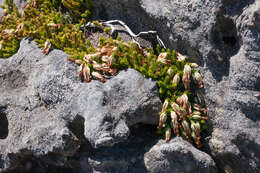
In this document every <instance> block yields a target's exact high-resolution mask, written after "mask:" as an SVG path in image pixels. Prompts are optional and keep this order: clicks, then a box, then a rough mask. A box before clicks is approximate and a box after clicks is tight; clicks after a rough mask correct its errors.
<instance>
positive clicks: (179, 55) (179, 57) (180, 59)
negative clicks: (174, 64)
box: [176, 52, 187, 61]
mask: <svg viewBox="0 0 260 173" xmlns="http://www.w3.org/2000/svg"><path fill="white" fill-rule="evenodd" d="M176 55H177V59H178V61H184V60H185V59H187V56H184V55H182V54H180V53H179V52H176Z"/></svg>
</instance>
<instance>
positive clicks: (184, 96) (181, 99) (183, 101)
mask: <svg viewBox="0 0 260 173" xmlns="http://www.w3.org/2000/svg"><path fill="white" fill-rule="evenodd" d="M176 102H177V103H178V104H179V105H180V106H183V108H184V109H186V107H187V103H188V96H187V94H182V96H180V97H178V98H177V99H176Z"/></svg>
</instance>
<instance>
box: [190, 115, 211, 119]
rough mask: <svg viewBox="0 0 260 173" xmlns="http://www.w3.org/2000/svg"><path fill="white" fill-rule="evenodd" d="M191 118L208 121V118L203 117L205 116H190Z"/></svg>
mask: <svg viewBox="0 0 260 173" xmlns="http://www.w3.org/2000/svg"><path fill="white" fill-rule="evenodd" d="M191 118H192V119H193V120H208V117H205V116H200V115H198V114H192V115H191Z"/></svg>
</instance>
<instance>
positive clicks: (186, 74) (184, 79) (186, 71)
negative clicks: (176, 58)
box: [182, 65, 191, 90]
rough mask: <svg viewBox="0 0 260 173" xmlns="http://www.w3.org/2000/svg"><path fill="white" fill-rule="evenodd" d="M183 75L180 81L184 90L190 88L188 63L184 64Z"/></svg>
mask: <svg viewBox="0 0 260 173" xmlns="http://www.w3.org/2000/svg"><path fill="white" fill-rule="evenodd" d="M183 71H184V72H183V77H182V82H183V84H184V87H185V89H186V90H190V76H191V68H190V66H189V65H185V66H184V70H183Z"/></svg>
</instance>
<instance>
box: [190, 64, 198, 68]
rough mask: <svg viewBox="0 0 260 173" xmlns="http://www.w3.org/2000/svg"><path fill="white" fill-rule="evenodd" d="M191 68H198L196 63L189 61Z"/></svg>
mask: <svg viewBox="0 0 260 173" xmlns="http://www.w3.org/2000/svg"><path fill="white" fill-rule="evenodd" d="M190 67H191V68H198V67H199V65H198V64H197V63H190Z"/></svg>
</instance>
